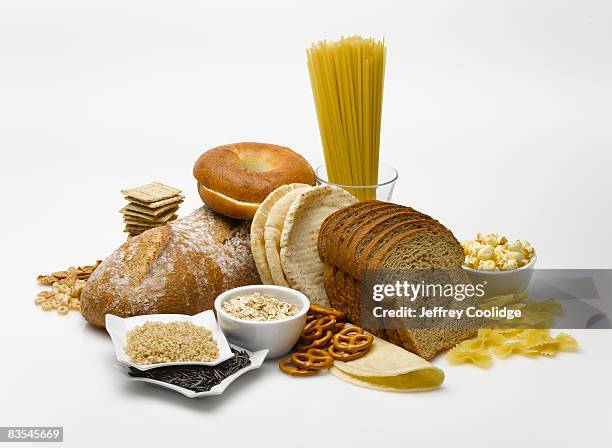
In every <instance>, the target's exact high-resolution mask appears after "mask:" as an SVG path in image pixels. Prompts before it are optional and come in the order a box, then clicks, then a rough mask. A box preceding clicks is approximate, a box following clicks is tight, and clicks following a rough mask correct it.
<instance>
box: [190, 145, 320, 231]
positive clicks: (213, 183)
mask: <svg viewBox="0 0 612 448" xmlns="http://www.w3.org/2000/svg"><path fill="white" fill-rule="evenodd" d="M193 175H194V177H195V178H196V180H197V181H198V192H199V193H200V197H201V198H202V200H203V201H204V203H205V204H207V205H208V206H209V207H210V208H212V209H213V210H216V211H217V212H219V213H222V214H224V215H226V216H230V217H232V218H238V219H248V220H250V219H253V217H254V216H255V213H256V212H257V208H258V207H259V204H260V203H261V202H262V201H263V200H264V199H266V197H267V196H268V195H269V194H270V193H271V192H272V191H274V190H275V189H276V188H278V187H280V186H281V185H285V184H291V183H304V184H307V185H313V184H314V183H315V177H314V171H313V170H312V167H311V166H310V164H309V163H308V162H307V161H306V159H304V158H303V157H302V156H301V155H299V154H298V153H296V152H294V151H292V150H291V149H289V148H286V147H284V146H278V145H271V144H268V143H255V142H244V143H233V144H229V145H223V146H218V147H216V148H212V149H210V150H208V151H206V152H205V153H204V154H202V155H201V156H200V157H199V158H198V160H197V161H196V163H195V166H194V167H193Z"/></svg>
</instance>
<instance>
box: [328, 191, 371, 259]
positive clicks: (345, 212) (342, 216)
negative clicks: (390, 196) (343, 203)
mask: <svg viewBox="0 0 612 448" xmlns="http://www.w3.org/2000/svg"><path fill="white" fill-rule="evenodd" d="M378 202H380V201H375V200H370V201H362V202H357V203H355V204H352V205H349V206H348V207H344V208H341V209H340V210H338V211H337V212H335V213H332V214H331V215H329V216H328V217H327V218H325V221H323V223H322V224H321V228H320V229H319V238H318V240H317V248H318V250H319V257H320V258H321V260H322V261H326V260H325V255H324V254H326V253H328V252H329V248H328V247H327V246H326V244H327V242H328V241H329V238H328V235H330V234H333V233H334V232H335V230H334V229H335V227H336V225H338V224H339V223H343V222H344V221H345V220H346V218H347V217H349V216H352V215H353V214H354V213H356V212H358V211H359V210H360V209H362V208H364V207H369V206H370V205H372V203H378Z"/></svg>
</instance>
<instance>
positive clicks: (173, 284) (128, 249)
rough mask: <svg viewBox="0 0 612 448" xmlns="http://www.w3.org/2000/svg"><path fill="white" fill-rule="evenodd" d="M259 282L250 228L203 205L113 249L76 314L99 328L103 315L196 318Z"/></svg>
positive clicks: (90, 279)
mask: <svg viewBox="0 0 612 448" xmlns="http://www.w3.org/2000/svg"><path fill="white" fill-rule="evenodd" d="M259 283H261V282H260V279H259V275H258V274H257V269H256V268H255V262H254V261H253V257H252V255H251V249H250V238H249V223H247V222H240V221H235V220H232V219H229V218H226V217H224V216H221V215H219V214H218V213H215V212H214V211H212V210H210V209H209V208H208V207H205V206H204V207H202V208H200V209H198V210H196V211H194V212H193V213H191V214H190V215H188V216H186V217H184V218H181V219H178V220H176V221H173V222H171V223H169V224H167V225H165V226H162V227H157V228H154V229H151V230H147V231H146V232H144V233H142V234H141V235H139V236H137V237H135V238H132V239H131V240H130V241H128V242H126V243H124V244H123V245H121V246H120V247H119V248H118V249H117V250H115V251H114V252H113V253H112V254H111V255H110V256H109V257H108V258H107V259H106V260H104V262H103V263H102V264H101V265H100V266H98V268H97V269H96V270H95V271H94V273H93V274H92V275H91V277H90V278H89V280H88V281H87V284H86V285H85V287H84V289H83V291H82V293H81V312H82V314H83V316H84V317H85V319H87V321H89V322H90V323H91V324H93V325H95V326H98V327H103V326H104V319H105V315H106V314H114V315H116V316H120V317H130V316H138V315H142V314H196V313H199V312H201V311H205V310H209V309H213V305H214V300H215V298H216V297H217V296H218V295H219V294H221V293H222V292H223V291H226V290H228V289H231V288H236V287H238V286H244V285H252V284H259Z"/></svg>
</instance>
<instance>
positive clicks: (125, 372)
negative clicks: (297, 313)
mask: <svg viewBox="0 0 612 448" xmlns="http://www.w3.org/2000/svg"><path fill="white" fill-rule="evenodd" d="M233 347H234V348H235V349H237V350H241V351H242V350H244V351H246V352H247V354H248V355H249V358H250V360H251V364H249V365H248V366H246V367H245V368H244V369H240V370H239V371H238V372H236V373H234V374H233V375H230V376H228V377H227V378H225V379H224V380H223V381H221V382H220V383H219V384H217V385H216V386H213V387H212V388H211V389H210V390H208V391H206V392H194V391H192V390H191V389H185V388H184V387H181V386H176V385H174V384H170V383H165V382H163V381H158V380H154V379H151V378H142V377H137V376H132V375H130V373H129V369H128V368H127V367H125V366H120V365H117V364H115V365H114V367H115V368H116V369H117V371H118V372H119V373H120V374H121V376H123V377H124V378H125V379H127V380H128V381H136V382H143V383H151V384H154V385H156V386H159V387H163V388H165V389H170V390H173V391H175V392H178V393H179V394H182V395H184V396H186V397H188V398H200V397H210V396H213V395H221V394H222V393H223V392H225V389H227V388H228V386H229V385H230V384H232V383H233V382H234V380H236V378H238V377H239V376H241V375H244V374H245V373H247V372H249V371H251V370H255V369H259V368H260V367H261V365H262V364H263V362H264V360H265V359H266V355H267V354H268V350H259V351H257V352H250V351H248V350H245V349H243V348H241V347H238V346H236V345H233Z"/></svg>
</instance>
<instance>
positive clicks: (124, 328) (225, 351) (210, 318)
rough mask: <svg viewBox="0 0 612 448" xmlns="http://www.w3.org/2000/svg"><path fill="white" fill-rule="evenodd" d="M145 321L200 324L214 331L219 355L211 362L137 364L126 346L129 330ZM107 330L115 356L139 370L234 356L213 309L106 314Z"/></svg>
mask: <svg viewBox="0 0 612 448" xmlns="http://www.w3.org/2000/svg"><path fill="white" fill-rule="evenodd" d="M145 322H164V323H168V322H191V323H192V324H194V325H199V326H202V327H204V328H207V329H209V330H210V331H211V332H212V337H213V339H214V340H215V341H217V346H218V347H219V356H218V357H217V359H215V360H214V361H210V362H191V361H182V362H165V363H159V364H135V363H133V362H132V361H130V358H129V356H128V355H127V354H126V353H125V351H124V347H125V345H126V343H127V332H128V331H130V330H133V329H134V328H135V327H136V326H138V325H142V324H144V323H145ZM106 331H107V332H108V334H110V337H111V339H112V340H113V346H114V347H115V356H116V357H117V361H118V362H119V363H121V364H123V365H126V366H130V367H134V368H136V369H138V370H149V369H154V368H156V367H162V366H181V365H196V366H197V365H199V366H216V365H217V364H219V363H221V362H223V361H225V360H226V359H229V358H231V357H232V356H234V354H233V353H232V349H231V348H230V346H229V344H228V342H227V339H225V335H224V334H223V332H222V331H221V328H219V325H218V324H217V320H216V319H215V314H214V313H213V312H212V310H208V311H204V312H202V313H199V314H195V315H193V316H188V315H185V314H148V315H144V316H134V317H128V318H122V317H117V316H113V315H112V314H107V315H106Z"/></svg>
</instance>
